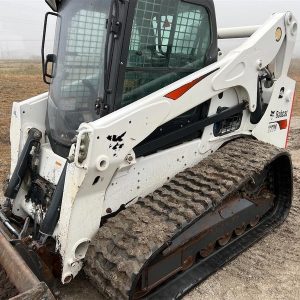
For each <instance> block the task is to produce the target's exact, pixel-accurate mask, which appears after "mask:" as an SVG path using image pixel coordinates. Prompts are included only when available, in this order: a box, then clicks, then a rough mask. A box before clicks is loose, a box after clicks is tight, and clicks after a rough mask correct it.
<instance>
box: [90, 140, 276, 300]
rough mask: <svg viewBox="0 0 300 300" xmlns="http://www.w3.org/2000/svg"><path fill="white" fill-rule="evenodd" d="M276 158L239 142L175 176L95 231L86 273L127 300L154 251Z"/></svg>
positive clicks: (267, 148) (266, 148) (271, 150)
mask: <svg viewBox="0 0 300 300" xmlns="http://www.w3.org/2000/svg"><path fill="white" fill-rule="evenodd" d="M279 154H280V151H279V150H277V148H275V147H273V146H271V145H268V144H265V143H262V142H259V141H255V140H251V139H238V140H235V141H233V142H231V143H229V144H227V145H226V146H225V147H223V148H222V149H220V150H218V151H217V152H216V153H214V154H212V155H210V156H209V157H208V158H206V159H204V160H203V161H201V163H200V164H198V165H196V166H194V167H193V168H190V169H187V170H185V171H184V172H182V173H179V174H178V175H176V177H174V178H173V179H172V180H171V181H170V182H169V183H167V184H165V185H164V186H163V187H162V188H160V189H158V190H156V191H155V192H154V193H152V194H150V195H148V196H147V197H145V198H143V199H141V200H140V201H139V202H138V203H136V204H135V205H132V206H131V207H129V208H128V209H126V210H124V211H123V212H121V213H120V214H119V215H118V216H116V217H114V218H112V219H110V220H109V221H108V222H107V224H105V225H104V226H103V227H102V228H101V229H100V230H99V232H98V234H97V236H96V237H95V239H94V241H93V242H92V245H91V246H90V248H89V251H88V253H87V256H86V259H87V261H86V266H85V272H86V274H87V275H89V277H90V278H91V281H92V282H93V283H94V284H95V285H96V286H97V287H98V289H99V290H100V291H101V292H103V294H105V295H106V296H107V298H109V299H121V298H122V299H127V298H128V295H129V291H130V290H131V286H132V284H133V282H134V281H135V280H136V279H135V278H136V276H137V274H138V272H139V270H140V269H141V267H142V266H143V265H144V263H146V261H147V260H148V259H149V258H150V256H151V255H152V254H153V253H155V252H156V251H157V250H158V249H159V248H160V247H162V246H163V245H164V244H165V243H169V241H170V239H171V237H172V236H174V234H177V233H178V232H180V231H181V230H183V228H185V227H186V226H187V225H188V224H189V223H190V222H191V221H192V220H196V219H199V218H201V216H202V215H203V213H204V212H206V211H210V210H211V209H213V207H217V206H218V205H219V204H221V203H222V201H223V200H224V199H226V198H227V197H228V196H229V195H232V193H236V191H238V190H240V188H241V187H242V186H244V185H245V184H246V183H247V182H248V181H249V180H251V178H253V177H254V176H255V175H256V174H259V173H260V172H262V171H263V169H264V167H265V166H267V165H269V164H270V163H271V162H272V161H273V159H276V158H277V157H278V155H279ZM133 245H134V247H132V246H133ZM163 297H165V296H163Z"/></svg>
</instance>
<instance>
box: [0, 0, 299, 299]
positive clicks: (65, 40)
mask: <svg viewBox="0 0 300 300" xmlns="http://www.w3.org/2000/svg"><path fill="white" fill-rule="evenodd" d="M46 2H47V3H48V4H49V5H50V7H51V8H52V10H53V11H52V12H49V13H47V14H46V18H45V27H44V35H43V46H42V57H43V77H44V80H45V82H46V83H48V84H49V86H50V89H49V93H47V94H43V95H40V96H37V97H34V98H32V99H29V100H26V101H23V102H19V103H14V104H13V109H12V120H11V130H10V135H11V174H10V177H9V181H8V182H7V184H6V186H5V191H4V192H5V193H4V195H5V198H6V200H5V201H4V203H3V204H2V208H1V213H0V219H1V224H0V228H1V234H0V264H1V265H2V269H1V271H0V284H1V285H2V287H0V297H1V296H2V297H3V298H7V297H10V296H14V295H17V294H18V293H19V295H18V296H16V297H17V298H15V299H24V298H26V297H28V298H26V299H34V297H36V299H41V297H42V296H36V295H44V296H43V297H44V298H48V299H51V298H54V294H56V293H55V279H58V280H60V281H61V282H62V283H63V284H68V283H70V282H71V281H72V279H73V278H74V277H75V276H76V275H77V274H78V273H79V272H80V271H81V270H82V269H83V272H85V274H86V275H87V276H88V278H89V279H90V281H91V283H92V284H93V285H94V286H95V287H97V288H98V290H99V292H100V293H101V294H102V295H103V297H107V298H110V299H177V298H181V297H182V296H183V295H185V294H186V293H187V292H188V291H189V290H190V289H192V288H193V287H194V286H195V285H197V284H199V283H200V282H201V281H203V280H204V279H205V278H207V277H208V276H209V275H211V274H212V273H213V272H215V271H216V270H218V269H219V268H220V267H222V266H223V265H224V264H225V263H227V262H229V261H230V260H231V259H233V258H234V257H236V256H237V255H238V254H240V253H241V252H243V251H244V250H245V249H247V248H248V247H249V246H251V245H252V244H253V243H255V242H256V241H258V240H259V239H260V238H262V237H263V236H264V235H266V234H267V233H268V232H270V231H271V230H272V229H273V228H274V227H276V226H278V225H279V224H281V223H282V222H283V221H284V220H285V218H286V217H287V215H288V213H289V209H290V206H291V201H292V185H293V176H292V163H291V158H290V155H289V154H288V153H287V152H286V151H285V150H284V148H285V147H286V145H287V137H288V133H289V126H290V118H291V113H292V104H293V100H294V94H295V82H294V81H293V80H292V79H290V78H289V77H288V76H287V73H288V69H289V65H290V62H291V57H292V52H293V48H294V44H295V41H296V35H297V22H296V20H295V18H294V16H293V14H292V13H290V12H287V13H275V14H273V15H272V16H271V17H270V18H269V19H268V20H267V21H266V22H265V24H263V25H262V26H251V27H238V28H224V29H217V25H216V18H215V9H214V4H213V1H212V0H164V1H162V0H130V1H129V0H87V1H82V0H47V1H46ZM49 17H51V18H57V25H56V38H55V47H54V53H52V54H48V55H45V53H44V52H45V46H44V45H45V40H46V37H47V24H48V19H49ZM237 38H244V40H243V41H241V46H239V47H237V48H236V49H234V50H232V51H231V52H230V53H229V54H228V55H226V56H224V55H223V54H222V52H221V50H220V49H219V48H218V41H219V40H221V39H237ZM6 276H8V277H9V278H10V280H11V283H12V284H11V283H10V282H8V281H7V279H6ZM51 291H52V292H53V293H52V292H51ZM20 293H23V294H20ZM37 293H40V294H37ZM24 295H25V296H24ZM26 295H27V296H26ZM34 295H35V296H34Z"/></svg>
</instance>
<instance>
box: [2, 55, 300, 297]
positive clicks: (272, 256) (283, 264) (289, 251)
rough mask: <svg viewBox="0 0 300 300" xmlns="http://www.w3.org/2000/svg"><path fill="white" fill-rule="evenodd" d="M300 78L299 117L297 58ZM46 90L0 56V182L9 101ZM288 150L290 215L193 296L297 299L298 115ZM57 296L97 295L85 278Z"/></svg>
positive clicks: (28, 70) (31, 70) (35, 71)
mask: <svg viewBox="0 0 300 300" xmlns="http://www.w3.org/2000/svg"><path fill="white" fill-rule="evenodd" d="M290 74H291V77H293V78H294V79H295V80H297V82H298V88H297V96H296V100H298V101H296V103H295V106H294V115H295V116H300V60H295V61H294V62H293V64H292V68H291V70H290ZM46 90H47V86H46V85H45V84H44V83H43V82H42V80H41V68H40V64H39V63H37V62H33V61H0V103H1V106H0V170H1V172H0V187H1V183H2V181H3V180H4V179H5V176H6V175H5V174H7V172H8V170H9V164H10V162H9V161H10V159H9V122H10V111H11V104H12V102H13V101H19V100H23V99H27V98H29V97H30V96H34V95H37V94H39V93H42V92H44V91H46ZM292 128H293V129H292V132H291V139H290V147H289V150H290V151H291V153H292V156H293V160H294V165H295V172H294V173H295V193H294V203H293V208H292V211H291V214H290V216H289V218H288V220H287V221H286V222H285V224H284V225H283V226H281V227H280V228H278V229H276V230H275V231H274V233H273V234H271V235H269V236H268V237H267V238H265V239H264V240H262V241H261V242H259V243H258V244H256V245H255V246H253V247H252V248H251V249H249V250H248V251H246V252H245V253H244V254H243V255H241V256H239V257H238V258H237V259H235V260H234V261H233V262H232V263H230V264H229V265H227V266H225V267H224V268H223V269H221V270H220V271H219V272H217V273H216V274H215V275H213V276H211V277H210V278H209V279H208V280H206V281H205V282H204V283H203V284H201V285H200V286H199V287H197V288H196V289H195V290H194V291H192V292H191V293H190V294H189V295H188V296H186V297H185V300H196V299H205V300H206V299H207V300H210V299H216V300H217V299H220V300H221V299H230V300H231V299H237V300H239V299H241V300H242V299H243V300H244V299H246V300H247V299H254V298H256V299H259V300H260V299H262V300H269V299H270V300H271V299H278V300H279V299H280V300H281V299H300V250H299V249H300V118H297V117H295V118H294V119H293V126H292ZM60 298H61V299H64V300H71V299H72V300H76V299H77V300H79V299H90V300H93V299H101V297H100V296H99V295H98V294H97V293H96V292H95V290H94V289H93V288H92V287H90V286H87V285H86V281H85V279H84V278H83V277H79V278H77V279H76V280H74V281H73V283H72V284H71V285H70V286H68V287H65V288H63V289H62V293H61V297H60Z"/></svg>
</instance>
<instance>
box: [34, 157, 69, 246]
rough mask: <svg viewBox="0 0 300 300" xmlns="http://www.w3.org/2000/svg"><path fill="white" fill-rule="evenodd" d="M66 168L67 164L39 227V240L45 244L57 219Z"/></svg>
mask: <svg viewBox="0 0 300 300" xmlns="http://www.w3.org/2000/svg"><path fill="white" fill-rule="evenodd" d="M67 166H68V163H66V164H65V166H64V169H63V171H62V173H61V175H60V178H59V181H58V183H57V186H56V188H55V191H54V193H53V196H52V200H51V204H50V206H49V208H48V210H47V213H46V216H45V218H44V220H43V222H42V225H41V227H40V240H41V241H42V242H45V241H46V239H47V237H49V236H52V234H53V232H54V229H55V227H56V224H57V222H58V219H59V214H60V208H61V203H62V197H63V193H64V186H65V179H66V173H67Z"/></svg>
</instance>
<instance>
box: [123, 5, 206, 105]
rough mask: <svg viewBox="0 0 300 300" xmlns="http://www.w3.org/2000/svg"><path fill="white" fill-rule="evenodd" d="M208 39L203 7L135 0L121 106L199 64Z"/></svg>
mask: <svg viewBox="0 0 300 300" xmlns="http://www.w3.org/2000/svg"><path fill="white" fill-rule="evenodd" d="M210 41H211V34H210V22H209V16H208V12H207V10H206V9H205V8H204V7H202V6H200V5H195V4H191V3H187V2H182V1H179V0H175V1H174V0H167V1H162V0H139V1H138V3H137V7H136V12H135V18H134V24H133V30H132V34H131V40H130V47H129V57H128V62H127V70H126V77H125V84H124V96H123V103H122V105H123V106H125V105H128V104H129V103H132V102H134V101H136V100H138V99H141V98H142V97H144V96H147V95H149V94H150V93H152V92H154V91H156V90H159V89H160V88H162V87H165V86H166V85H168V84H170V83H172V82H175V81H176V80H178V79H180V78H182V77H185V76H187V75H189V74H191V73H193V72H195V71H196V70H198V69H200V68H201V67H203V64H204V61H205V55H206V53H207V50H208V47H209V45H210Z"/></svg>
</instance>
